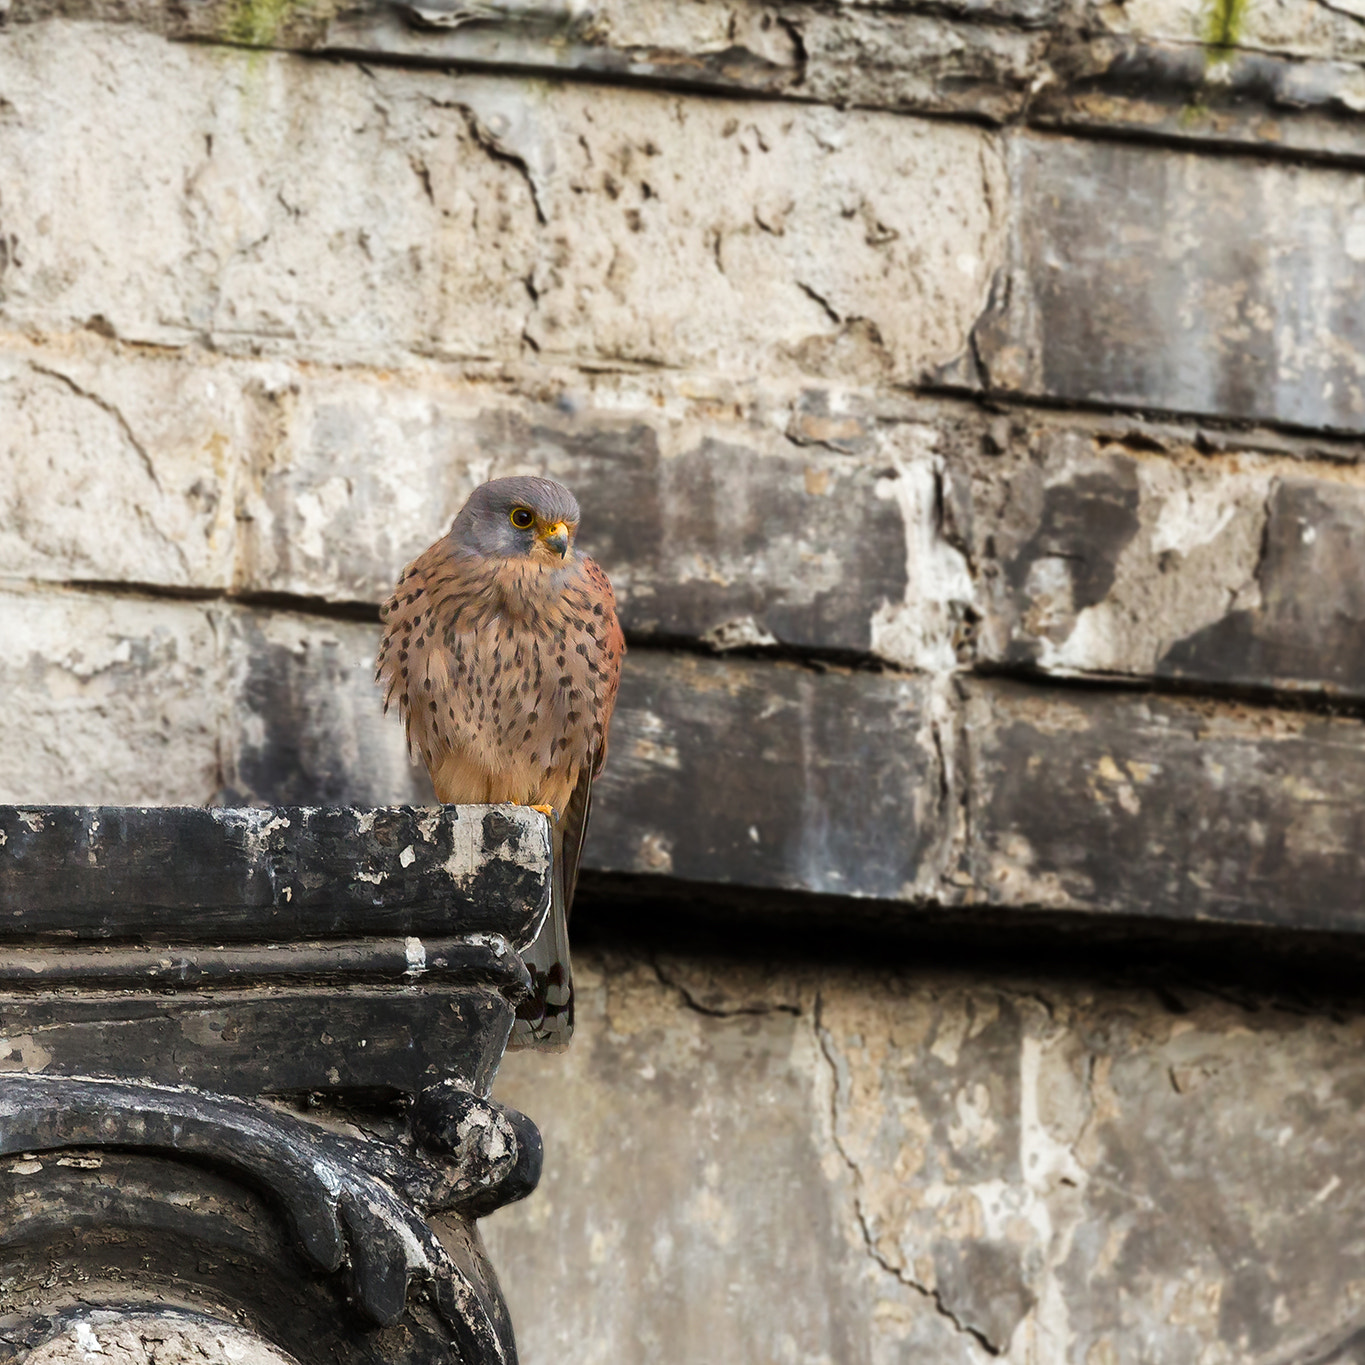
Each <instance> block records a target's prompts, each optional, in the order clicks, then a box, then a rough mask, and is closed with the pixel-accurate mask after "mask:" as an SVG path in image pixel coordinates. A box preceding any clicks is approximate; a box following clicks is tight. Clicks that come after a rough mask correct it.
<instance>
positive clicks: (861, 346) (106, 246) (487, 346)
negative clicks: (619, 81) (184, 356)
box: [0, 21, 1005, 379]
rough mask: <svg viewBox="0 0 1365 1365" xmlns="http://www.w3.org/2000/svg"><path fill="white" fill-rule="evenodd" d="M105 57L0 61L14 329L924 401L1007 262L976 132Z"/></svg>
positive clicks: (5, 310)
mask: <svg viewBox="0 0 1365 1365" xmlns="http://www.w3.org/2000/svg"><path fill="white" fill-rule="evenodd" d="M95 31H96V30H92V29H91V28H90V27H88V26H86V25H80V24H67V23H63V22H60V21H51V22H48V23H44V24H40V25H31V26H23V27H21V28H19V29H16V30H15V31H13V32H12V33H9V34H7V35H6V36H5V37H4V39H3V41H2V42H0V96H2V97H3V99H4V101H5V103H4V105H3V106H0V108H3V109H4V110H5V111H6V112H5V117H4V119H3V121H0V155H3V156H4V158H5V160H6V162H7V164H9V165H10V166H11V167H12V169H13V176H12V179H11V181H10V184H11V189H10V191H9V192H8V194H7V197H6V201H5V217H4V223H5V231H6V233H7V234H8V237H9V238H10V239H11V244H10V247H9V249H8V250H7V255H6V262H5V270H4V292H3V295H2V296H0V317H3V318H4V319H5V320H7V321H8V322H9V323H10V324H11V325H12V326H18V327H24V328H29V329H52V328H67V327H72V326H80V325H81V324H84V323H87V322H89V321H90V320H92V319H94V320H96V322H97V325H98V326H100V327H103V328H105V329H112V330H113V331H114V332H116V333H117V334H118V335H119V336H120V337H124V338H127V339H129V340H134V341H141V342H148V343H154V344H158V345H170V346H183V345H187V344H190V343H192V342H194V341H196V340H199V339H210V340H211V341H212V344H213V345H214V346H215V347H218V348H221V349H226V350H236V351H248V352H249V351H251V350H253V349H256V350H264V351H268V352H272V353H283V354H290V353H292V354H301V355H305V356H310V357H314V358H318V359H323V360H327V361H335V360H338V359H342V358H344V359H347V360H351V361H354V360H356V359H359V358H367V359H369V360H371V361H373V362H375V363H380V364H390V363H393V362H394V361H395V360H396V359H398V358H400V357H404V356H407V355H412V354H421V355H438V356H445V357H463V358H470V357H485V358H486V357H492V358H499V357H514V356H517V355H520V354H521V353H522V352H523V350H529V351H531V352H532V353H536V352H540V353H546V354H555V355H564V356H568V357H572V358H578V359H582V360H589V361H591V360H596V361H599V362H603V361H609V362H615V363H626V364H632V365H644V366H656V365H666V366H697V365H704V366H709V367H714V368H719V369H723V370H733V369H749V370H753V369H754V368H755V367H757V366H761V365H764V364H768V365H771V364H774V363H782V364H787V365H791V366H794V367H795V368H797V369H798V370H804V371H808V372H815V373H834V374H845V375H849V374H862V375H874V376H878V377H880V376H885V377H887V378H891V379H910V378H914V377H916V376H918V375H920V374H923V373H927V372H929V371H931V370H933V369H935V368H937V367H939V366H942V365H944V364H946V363H947V362H949V361H950V360H951V359H952V358H953V357H954V356H956V355H958V354H960V353H961V352H962V351H963V349H964V348H965V346H966V343H967V334H968V331H969V329H970V327H971V324H972V322H973V320H974V319H975V317H976V315H977V314H978V313H979V311H980V309H981V307H982V305H983V303H984V300H985V294H986V289H987V287H988V285H989V281H990V278H991V274H992V272H993V270H994V269H995V267H996V265H997V264H998V263H999V261H1000V259H1001V253H1002V251H1003V235H1002V228H1003V224H1002V221H1001V216H1000V210H999V205H1000V204H1002V203H1003V202H1004V198H1005V180H1004V163H1003V160H1002V157H1001V154H1000V150H999V147H998V145H997V142H996V139H995V138H994V137H993V136H992V135H991V134H989V133H986V132H984V131H982V130H979V129H974V128H969V127H951V126H941V127H930V126H925V125H922V124H919V123H917V122H914V121H907V120H902V119H897V118H894V117H891V116H887V115H882V114H868V113H858V112H840V111H837V110H832V109H826V108H819V107H814V106H797V107H792V108H781V107H768V106H764V105H756V104H752V103H728V102H724V101H708V102H705V103H694V102H691V101H687V100H684V99H678V98H660V97H658V96H656V95H653V94H648V93H635V92H630V91H625V90H614V89H612V90H592V91H588V92H585V91H583V90H582V89H581V88H579V87H575V86H572V85H567V86H547V87H543V88H539V89H537V90H536V91H535V92H533V93H532V92H529V91H528V90H527V88H526V87H524V86H523V85H522V84H520V83H518V82H515V81H509V80H506V79H501V78H496V77H473V76H471V77H460V78H452V77H450V76H448V75H445V74H441V73H428V72H422V71H401V70H396V69H391V68H382V67H377V68H373V69H371V68H366V67H363V66H360V65H356V64H352V63H332V62H322V63H319V62H309V61H301V60H299V59H298V58H295V57H290V56H285V55H279V54H268V55H267V54H263V55H260V56H258V57H255V58H253V59H252V60H251V61H250V62H248V61H245V60H242V59H240V58H239V59H236V60H228V61H224V60H223V59H222V58H221V57H220V56H219V55H218V54H216V53H215V52H213V51H212V50H211V49H208V48H204V47H199V46H185V45H175V44H168V43H166V42H165V41H164V40H163V39H161V38H159V37H156V36H154V35H150V34H147V33H145V32H141V31H139V30H137V29H135V28H132V27H119V28H110V29H107V30H104V31H102V32H101V33H100V40H99V41H98V42H92V41H90V39H91V36H92V33H93V32H95ZM528 95H529V96H530V97H529V98H528ZM148 100H154V101H155V109H154V111H153V110H152V109H151V108H150V107H149V105H148V104H147V103H146V102H147V101H148ZM168 130H169V131H168ZM75 149H79V153H78V154H77V153H76V151H75ZM299 165H307V166H308V167H309V173H308V175H306V176H299V175H298V174H297V173H296V168H297V167H298V166H299ZM356 165H364V166H365V167H366V174H365V176H364V177H363V178H360V177H356V176H354V175H352V174H350V169H351V168H352V167H354V166H356Z"/></svg>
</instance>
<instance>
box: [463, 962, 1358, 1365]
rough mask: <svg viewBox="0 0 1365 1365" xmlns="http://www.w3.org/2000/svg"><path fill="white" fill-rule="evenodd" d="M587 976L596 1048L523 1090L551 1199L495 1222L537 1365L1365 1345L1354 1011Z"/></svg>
mask: <svg viewBox="0 0 1365 1365" xmlns="http://www.w3.org/2000/svg"><path fill="white" fill-rule="evenodd" d="M576 965H577V973H578V975H577V980H578V985H579V995H578V1002H579V1010H578V1034H577V1037H576V1038H575V1041H574V1047H573V1048H572V1049H571V1050H570V1052H569V1053H567V1054H566V1055H564V1056H557V1057H546V1056H538V1055H535V1054H529V1053H522V1054H517V1055H515V1056H512V1057H509V1058H508V1060H507V1063H506V1065H505V1066H504V1068H503V1071H502V1073H501V1075H500V1076H499V1080H498V1093H499V1095H500V1096H501V1097H502V1098H504V1099H506V1100H508V1101H509V1102H511V1103H512V1104H514V1105H521V1106H523V1107H530V1106H531V1104H532V1100H534V1102H535V1105H536V1106H538V1113H540V1114H541V1115H543V1116H544V1123H543V1127H544V1130H545V1150H546V1168H545V1175H544V1179H543V1181H542V1184H541V1189H540V1192H539V1195H538V1196H537V1198H536V1199H533V1200H528V1201H527V1202H526V1203H524V1204H519V1205H515V1206H513V1207H511V1208H508V1209H506V1210H504V1211H501V1212H499V1213H498V1214H497V1215H495V1216H494V1217H493V1218H492V1219H491V1220H489V1221H488V1223H486V1224H485V1225H484V1226H485V1234H486V1236H487V1238H488V1240H489V1242H490V1245H491V1247H492V1249H493V1251H494V1254H495V1258H496V1259H497V1260H498V1261H499V1262H500V1263H502V1264H505V1265H517V1266H521V1267H523V1273H522V1274H520V1275H517V1276H512V1277H509V1283H508V1297H509V1299H510V1302H511V1309H512V1314H513V1318H514V1320H515V1321H516V1325H517V1332H518V1339H519V1342H520V1345H521V1347H522V1353H523V1358H524V1359H526V1361H527V1362H528V1365H540V1362H543V1361H550V1360H560V1361H564V1362H566V1365H597V1363H598V1362H603V1361H608V1360H614V1359H616V1358H618V1357H620V1356H622V1355H628V1356H630V1357H631V1358H632V1359H636V1360H641V1361H643V1362H646V1365H664V1362H667V1365H711V1362H714V1361H718V1360H726V1361H730V1360H745V1361H749V1360H779V1361H781V1360H798V1361H802V1360H805V1361H839V1362H857V1363H858V1365H876V1362H890V1361H905V1360H915V1361H929V1362H934V1363H935V1365H939V1362H949V1363H950V1365H967V1363H968V1362H971V1365H985V1362H987V1361H989V1360H991V1359H1002V1360H1005V1361H1008V1362H1011V1365H1033V1363H1034V1362H1043V1363H1045V1365H1060V1363H1061V1362H1067V1365H1070V1363H1071V1362H1090V1365H1098V1362H1112V1363H1115V1365H1150V1363H1151V1362H1153V1361H1158V1360H1159V1361H1161V1362H1163V1365H1164V1363H1165V1362H1172V1365H1195V1363H1196V1362H1200V1361H1221V1362H1234V1361H1246V1360H1253V1359H1258V1360H1276V1361H1280V1360H1324V1361H1326V1360H1341V1361H1347V1360H1351V1359H1353V1358H1354V1357H1355V1356H1356V1355H1358V1354H1359V1350H1360V1342H1361V1335H1360V1334H1361V1330H1362V1316H1361V1304H1360V1296H1359V1291H1358V1286H1359V1284H1360V1283H1361V1281H1362V1279H1363V1278H1365V1264H1363V1262H1365V1248H1362V1246H1361V1244H1360V1242H1359V1239H1358V1238H1357V1237H1356V1235H1355V1229H1356V1228H1357V1227H1358V1225H1359V1220H1360V1216H1361V1209H1360V1204H1361V1195H1360V1190H1361V1188H1362V1183H1363V1182H1362V1175H1361V1172H1360V1169H1359V1168H1360V1163H1361V1145H1360V1141H1359V1125H1360V1105H1359V1096H1360V1092H1361V1089H1362V1085H1365V1074H1363V1072H1362V1063H1361V1057H1362V1055H1365V1053H1363V1045H1365V1036H1363V1035H1365V1028H1363V1027H1362V1020H1361V1018H1360V1017H1359V1015H1358V1013H1356V1012H1353V1011H1351V1010H1346V1011H1344V1012H1342V1011H1331V1012H1328V1011H1317V1010H1311V1009H1305V1008H1303V1006H1302V1004H1296V1006H1295V1007H1294V1008H1293V1009H1292V1010H1290V1009H1284V1008H1278V1007H1276V1005H1275V1004H1274V1003H1273V1002H1269V1001H1265V1002H1255V1003H1253V1004H1250V1005H1248V1006H1246V1007H1241V1006H1238V1005H1234V1004H1230V1003H1228V1002H1227V1001H1226V1000H1224V999H1220V998H1218V997H1217V996H1216V995H1214V994H1212V993H1209V992H1205V991H1202V990H1196V989H1187V988H1186V987H1184V986H1183V985H1181V984H1179V983H1178V982H1168V983H1165V984H1164V986H1163V989H1162V992H1161V994H1160V996H1158V994H1157V993H1156V992H1154V991H1153V990H1151V989H1150V988H1149V987H1144V988H1139V987H1136V986H1129V985H1126V984H1124V983H1122V982H1119V983H1104V982H1097V981H1095V980H1094V979H1093V978H1092V979H1086V980H1080V981H1077V980H1075V979H1068V978H1067V977H1065V976H1034V975H1025V974H1022V973H1021V974H1019V975H1017V976H1010V977H1001V976H998V975H993V976H990V977H987V978H982V977H981V975H980V974H979V972H978V973H975V974H973V973H972V972H970V971H968V972H962V973H958V972H952V971H947V970H943V969H941V968H933V967H926V966H925V965H924V964H923V962H919V961H913V960H909V959H907V960H903V961H896V962H894V963H888V964H887V965H886V969H885V970H884V971H873V970H853V969H848V968H843V967H838V966H833V965H827V964H817V963H802V964H795V965H792V964H778V963H772V962H763V961H744V960H739V961H737V960H735V959H734V958H729V959H728V960H722V959H720V958H713V959H710V960H698V959H693V958H688V957H678V956H674V955H672V954H659V955H657V956H655V957H653V958H650V957H647V956H645V955H644V954H643V953H640V952H638V951H629V950H627V951H615V952H611V953H608V954H604V953H602V952H601V951H600V950H596V951H592V952H583V953H580V955H579V957H578V959H577V964H576ZM774 1276H776V1277H777V1280H776V1282H778V1283H780V1285H781V1286H782V1292H781V1293H780V1294H778V1295H774V1294H772V1292H771V1286H772V1284H773V1283H774V1282H775V1280H774Z"/></svg>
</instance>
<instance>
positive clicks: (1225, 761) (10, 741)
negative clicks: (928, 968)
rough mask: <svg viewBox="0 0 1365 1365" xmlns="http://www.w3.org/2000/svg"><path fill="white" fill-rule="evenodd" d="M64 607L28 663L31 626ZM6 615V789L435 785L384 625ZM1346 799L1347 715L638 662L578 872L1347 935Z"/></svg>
mask: <svg viewBox="0 0 1365 1365" xmlns="http://www.w3.org/2000/svg"><path fill="white" fill-rule="evenodd" d="M57 611H61V612H64V613H66V614H67V618H68V619H66V620H65V622H64V628H63V629H60V630H53V631H52V636H53V637H54V638H56V639H57V640H58V641H59V644H58V646H57V648H56V649H55V650H53V651H51V652H49V653H47V654H45V653H44V650H45V648H46V646H45V645H44V643H43V642H44V640H45V639H46V638H48V637H47V634H46V632H44V631H43V630H42V629H36V630H35V629H33V628H32V619H42V618H43V617H44V615H46V618H47V620H48V621H51V619H52V617H53V615H54V613H56V612H57ZM35 613H36V618H35ZM26 621H27V622H28V624H27V625H26V624H25V622H26ZM21 626H23V628H24V630H25V632H26V634H24V635H22V636H21V635H19V633H18V632H19V627H21ZM0 627H2V628H3V629H4V631H5V634H6V638H22V639H23V640H24V641H25V643H24V646H23V649H22V651H20V652H17V653H16V654H15V655H14V657H13V659H12V661H11V663H10V664H9V665H8V666H7V667H6V668H5V669H4V671H3V673H0V682H2V683H3V685H4V687H5V689H6V694H7V695H8V696H9V697H10V698H11V702H10V706H9V708H8V710H7V712H6V714H5V716H4V717H3V718H2V719H0V743H3V745H4V746H5V748H6V751H7V752H10V753H15V754H20V755H22V754H25V753H29V752H31V753H32V755H33V757H32V761H31V762H21V763H19V764H16V766H15V767H14V768H13V769H12V771H11V772H10V773H9V774H8V775H7V782H8V784H10V785H9V786H7V788H6V789H5V792H4V799H6V800H11V801H17V802H24V801H28V802H33V801H44V802H50V801H54V800H64V801H76V802H85V803H99V802H105V803H107V802H109V801H112V800H114V799H116V798H117V797H118V796H120V795H122V794H124V793H125V792H126V791H127V790H128V789H129V787H130V785H132V779H130V777H129V774H136V779H135V781H136V782H138V783H141V784H142V788H143V789H145V790H148V791H155V792H157V793H159V794H160V795H159V796H158V798H157V799H162V800H164V799H166V796H167V795H168V794H174V799H179V800H187V799H191V800H196V801H200V802H202V801H204V800H207V799H208V798H209V797H210V796H211V795H213V793H214V792H215V791H226V792H227V793H228V794H229V795H230V797H231V799H233V800H234V801H236V802H239V803H249V802H259V803H264V804H273V803H275V802H277V801H282V800H283V801H289V802H296V803H315V802H318V803H321V802H326V803H330V804H335V803H342V802H350V801H364V802H372V803H380V804H384V803H394V802H404V801H408V802H412V801H416V802H418V803H421V802H423V801H424V800H429V799H430V797H429V794H426V795H424V794H423V789H424V788H425V786H426V784H425V779H424V778H423V777H422V776H421V774H420V772H419V771H418V770H417V769H414V768H412V767H411V766H410V765H409V764H408V762H407V760H406V757H405V756H404V753H403V743H402V734H401V727H400V726H398V724H397V723H396V722H395V721H394V720H393V719H392V718H391V717H390V718H387V719H386V718H384V717H383V716H382V715H381V714H380V711H379V705H378V699H377V695H376V694H375V692H374V689H373V686H372V683H371V669H372V651H373V649H374V643H375V639H376V635H377V627H375V626H371V625H368V624H365V623H361V622H342V621H319V620H317V619H316V618H309V617H306V616H300V615H294V614H290V613H284V612H271V611H267V610H263V609H260V608H247V607H243V606H239V605H230V604H226V603H194V602H157V603H152V602H137V603H130V602H128V601H125V600H119V599H110V598H108V597H106V596H102V595H98V594H93V595H89V596H80V595H76V594H62V595H57V596H44V595H39V594H26V595H20V596H19V597H17V598H16V597H14V596H4V597H0ZM77 639H79V640H81V641H82V644H81V645H80V646H79V647H78V646H75V645H73V644H70V643H69V642H70V641H72V640H77ZM105 641H111V642H115V646H114V647H115V652H117V651H119V650H123V651H125V653H124V654H123V656H122V657H121V658H119V659H117V660H107V661H106V653H105ZM186 680H197V681H194V682H193V683H192V685H186ZM206 695H212V696H214V697H215V699H216V700H215V709H214V710H212V711H206V709H205V706H204V701H203V699H204V697H205V696H206ZM149 699H152V700H150V702H149ZM172 699H174V700H172ZM38 736H41V745H40V746H39V747H36V748H35V747H33V746H34V744H35V741H36V740H37V737H38ZM198 765H202V766H198ZM20 781H21V785H22V789H16V788H15V786H14V784H15V783H16V782H20ZM195 783H198V784H199V785H198V786H197V787H196V786H195V785H194V784H195ZM182 790H183V791H185V792H186V794H185V795H181V794H180V792H181V791H182ZM190 791H195V792H197V794H196V795H193V796H190V795H189V794H188V793H189V792H190ZM143 799H146V798H143ZM1362 809H1365V723H1362V722H1361V721H1360V720H1356V719H1348V718H1343V717H1335V718H1334V717H1329V716H1323V715H1317V714H1314V713H1312V712H1307V711H1290V710H1282V709H1276V708H1272V707H1268V706H1249V705H1244V704H1241V703H1236V702H1230V701H1212V700H1207V699H1193V698H1181V697H1174V696H1164V697H1163V696H1154V695H1151V694H1148V693H1142V692H1124V691H1116V690H1112V689H1103V688H1073V689H1068V690H1065V691H1059V690H1057V689H1056V688H1055V686H1050V687H1047V688H1038V687H1029V686H1026V685H1023V684H1019V683H1012V682H1006V681H1005V680H1003V679H990V678H962V679H958V680H956V681H954V680H952V679H949V678H938V679H935V678H933V677H930V676H927V675H923V674H920V675H900V674H895V673H877V672H867V671H859V670H851V669H846V668H833V667H820V668H813V667H807V666H802V665H797V664H790V663H782V662H777V661H772V660H764V659H753V658H744V659H737V658H731V659H716V658H712V657H705V656H698V655H694V654H680V653H674V652H670V651H666V650H656V649H643V648H636V649H634V650H632V652H631V653H630V655H629V656H628V659H627V668H626V673H625V677H624V680H623V684H622V691H621V698H620V703H619V709H618V712H617V720H616V724H615V726H614V728H613V734H612V759H611V763H610V765H609V767H608V769H607V772H606V773H605V774H604V777H603V779H602V782H601V785H600V787H599V790H598V799H597V801H596V803H595V810H594V825H593V832H592V834H591V836H590V838H589V843H588V849H587V852H586V855H585V866H586V867H588V868H592V869H597V870H599V871H602V872H616V873H629V874H631V875H644V876H654V877H658V878H660V879H661V884H663V883H664V881H665V880H666V879H668V878H676V879H682V880H686V881H692V882H696V883H710V884H712V885H716V886H720V885H725V884H728V885H735V886H749V887H768V888H777V889H788V890H805V891H810V892H814V893H817V894H829V895H831V896H834V897H836V898H838V903H840V904H847V898H848V897H850V896H852V897H865V898H871V899H874V900H877V901H881V902H887V903H890V902H897V901H899V902H901V903H902V904H904V905H907V906H908V905H915V906H920V907H934V906H938V907H943V908H947V909H956V910H958V911H960V912H963V913H966V912H968V911H970V908H971V907H972V906H983V907H989V908H991V909H992V910H993V911H995V910H1000V911H1008V910H1011V909H1014V910H1027V911H1035V910H1049V911H1055V912H1057V913H1061V914H1068V915H1073V916H1075V917H1076V918H1077V921H1078V922H1081V921H1082V920H1083V918H1084V917H1086V916H1110V915H1124V916H1129V917H1137V918H1144V917H1145V918H1146V919H1148V920H1149V921H1150V922H1151V923H1152V924H1153V925H1154V926H1158V925H1160V924H1161V923H1170V924H1177V923H1181V922H1188V921H1193V920H1201V919H1217V920H1222V921H1227V922H1232V923H1243V924H1250V925H1268V926H1280V927H1288V928H1293V929H1301V930H1302V929H1310V930H1320V931H1327V930H1332V931H1339V932H1348V933H1357V932H1360V931H1361V930H1362V929H1365V919H1362V916H1361V911H1360V907H1359V898H1358V895H1357V888H1358V886H1359V884H1360V879H1361V877H1362V876H1363V875H1365V866H1363V865H1362V860H1365V852H1363V851H1362V850H1365V839H1362V838H1360V837H1358V835H1359V834H1360V831H1359V829H1358V825H1359V822H1360V815H1359V812H1360V811H1361V810H1362Z"/></svg>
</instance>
